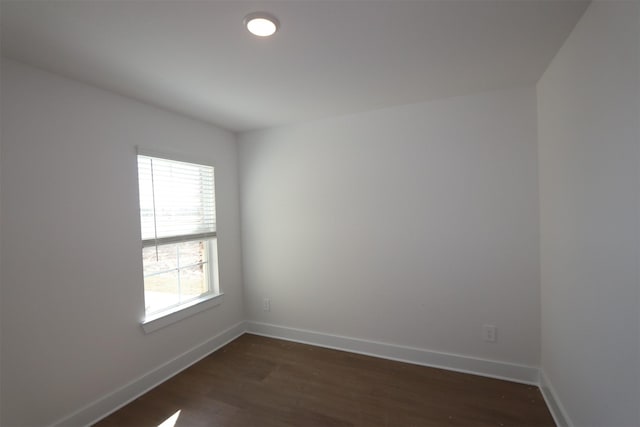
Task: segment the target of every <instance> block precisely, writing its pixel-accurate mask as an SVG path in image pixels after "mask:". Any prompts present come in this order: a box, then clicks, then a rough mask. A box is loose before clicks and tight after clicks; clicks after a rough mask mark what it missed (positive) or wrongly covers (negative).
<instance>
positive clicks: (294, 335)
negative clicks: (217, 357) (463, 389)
mask: <svg viewBox="0 0 640 427" xmlns="http://www.w3.org/2000/svg"><path fill="white" fill-rule="evenodd" d="M246 327H247V332H248V333H251V334H255V335H262V336H266V337H271V338H280V339H283V340H288V341H295V342H300V343H304V344H311V345H316V346H319V347H327V348H332V349H336V350H343V351H349V352H352V353H359V354H364V355H367V356H374V357H380V358H383V359H390V360H396V361H399V362H407V363H412V364H415V365H422V366H430V367H434V368H442V369H447V370H450V371H456V372H463V373H468V374H474V375H481V376H484V377H491V378H497V379H502V380H508V381H514V382H519V383H524V384H530V385H536V386H537V385H538V372H539V370H538V368H537V367H535V366H526V365H517V364H512V363H506V362H499V361H495V360H486V359H479V358H474V357H469V356H462V355H458V354H449V353H441V352H436V351H430V350H426V349H422V348H414V347H406V346H400V345H395V344H387V343H382V342H376V341H368V340H363V339H358V338H349V337H344V336H339V335H331V334H325V333H321V332H314V331H308V330H304V329H296V328H289V327H284V326H278V325H272V324H268V323H261V322H252V321H247V322H246Z"/></svg>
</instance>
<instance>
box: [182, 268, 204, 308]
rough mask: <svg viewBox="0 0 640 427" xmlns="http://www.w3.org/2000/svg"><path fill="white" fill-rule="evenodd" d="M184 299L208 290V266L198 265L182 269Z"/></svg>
mask: <svg viewBox="0 0 640 427" xmlns="http://www.w3.org/2000/svg"><path fill="white" fill-rule="evenodd" d="M180 289H181V292H182V301H186V300H189V299H192V298H194V297H197V296H198V295H201V294H204V293H206V292H208V290H209V286H208V280H207V266H206V265H197V266H193V267H186V268H181V269H180Z"/></svg>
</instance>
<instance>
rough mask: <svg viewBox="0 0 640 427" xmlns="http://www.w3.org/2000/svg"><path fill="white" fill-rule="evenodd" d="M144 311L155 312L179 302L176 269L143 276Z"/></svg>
mask: <svg viewBox="0 0 640 427" xmlns="http://www.w3.org/2000/svg"><path fill="white" fill-rule="evenodd" d="M144 303H145V309H146V313H147V314H149V313H155V312H157V311H160V310H163V309H165V308H168V307H171V306H174V305H176V304H179V303H180V285H179V282H178V272H177V270H173V271H170V272H168V273H163V274H156V275H153V276H149V277H145V278H144Z"/></svg>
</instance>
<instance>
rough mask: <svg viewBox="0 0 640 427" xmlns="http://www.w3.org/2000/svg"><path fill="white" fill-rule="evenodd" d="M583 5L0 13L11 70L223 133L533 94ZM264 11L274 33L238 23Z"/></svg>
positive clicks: (78, 4) (187, 5)
mask: <svg viewBox="0 0 640 427" xmlns="http://www.w3.org/2000/svg"><path fill="white" fill-rule="evenodd" d="M587 5H588V2H587V1H575V0H571V1H564V0H538V1H527V0H510V1H504V0H503V1H492V0H470V1H464V0H440V1H428V0H425V1H418V0H413V1H403V0H386V1H385V0H351V1H338V0H291V1H260V2H257V1H241V0H235V1H203V0H199V1H190V0H164V1H153V0H126V1H117V0H112V1H99V0H73V1H64V0H63V1H59V0H45V1H2V3H1V5H0V7H1V12H0V13H1V27H2V33H1V36H2V52H3V55H4V56H6V57H9V58H13V59H17V60H20V61H23V62H26V63H29V64H32V65H34V66H37V67H40V68H44V69H47V70H50V71H53V72H57V73H60V74H62V75H65V76H68V77H72V78H75V79H78V80H81V81H84V82H87V83H90V84H94V85H96V86H99V87H102V88H104V89H108V90H112V91H114V92H117V93H120V94H123V95H126V96H130V97H133V98H136V99H138V100H141V101H144V102H147V103H150V104H154V105H158V106H161V107H163V108H167V109H170V110H172V111H176V112H179V113H182V114H186V115H188V116H191V117H195V118H198V119H202V120H205V121H207V122H210V123H213V124H216V125H218V126H221V127H223V128H226V129H229V130H232V131H246V130H252V129H258V128H264V127H271V126H277V125H282V124H289V123H294V122H299V121H307V120H313V119H317V118H321V117H327V116H335V115H342V114H348V113H354V112H360V111H368V110H374V109H378V108H383V107H388V106H393V105H401V104H409V103H415V102H422V101H427V100H431V99H435V98H444V97H451V96H458V95H466V94H471V93H478V92H484V91H489V90H495V89H502V88H509V87H516V86H524V85H533V84H535V82H536V81H537V80H538V78H539V77H540V76H541V74H542V73H543V71H544V70H545V68H546V66H547V64H548V63H549V62H550V61H551V59H552V58H553V55H554V54H555V53H556V52H557V50H558V49H559V48H560V46H561V44H562V42H563V41H564V40H565V38H566V37H567V35H568V34H569V32H570V31H571V29H572V28H573V26H574V25H575V23H576V22H577V20H578V19H579V18H580V16H581V14H582V13H583V12H584V10H585V8H586V6H587ZM254 11H268V12H270V13H271V14H273V15H275V16H276V17H277V18H278V19H279V20H280V23H281V28H280V31H279V32H278V33H276V35H275V36H273V37H272V38H268V39H259V38H257V37H255V36H252V35H251V34H249V33H248V32H247V31H246V30H245V28H244V27H243V25H242V20H243V18H244V16H245V15H246V14H247V13H250V12H254Z"/></svg>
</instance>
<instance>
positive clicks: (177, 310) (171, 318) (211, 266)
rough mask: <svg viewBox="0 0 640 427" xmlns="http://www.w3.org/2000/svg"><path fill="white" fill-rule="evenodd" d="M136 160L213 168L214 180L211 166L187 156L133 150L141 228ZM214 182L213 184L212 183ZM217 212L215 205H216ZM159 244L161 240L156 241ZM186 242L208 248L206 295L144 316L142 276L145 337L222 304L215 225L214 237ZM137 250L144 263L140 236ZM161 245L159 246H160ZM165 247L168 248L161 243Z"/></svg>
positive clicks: (144, 291) (143, 283)
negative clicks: (196, 243) (150, 158)
mask: <svg viewBox="0 0 640 427" xmlns="http://www.w3.org/2000/svg"><path fill="white" fill-rule="evenodd" d="M138 156H146V157H152V158H160V159H164V160H169V161H177V162H183V163H190V164H194V165H202V166H209V167H212V168H214V180H215V166H213V165H212V164H210V163H205V162H203V161H202V160H194V159H193V158H189V157H188V156H185V155H182V154H177V153H166V152H158V151H155V150H149V149H146V148H141V147H136V157H135V159H136V177H137V178H138V180H137V182H136V184H137V190H138V209H139V211H138V212H139V213H138V222H139V224H140V226H141V228H142V223H141V216H140V181H139V173H140V169H139V165H138ZM214 182H215V181H214ZM213 193H214V194H213V198H214V203H215V201H216V194H215V188H214V190H213ZM215 206H216V209H217V203H215ZM157 240H158V241H159V242H160V241H161V239H157ZM187 241H203V242H205V244H207V246H208V248H207V250H208V254H207V255H208V256H207V258H208V259H207V268H206V270H207V272H206V273H207V280H208V287H209V291H208V292H206V293H203V294H201V295H200V296H198V297H195V298H192V299H189V300H187V301H186V302H184V303H181V304H177V305H173V306H171V307H168V308H167V309H166V310H160V311H157V312H154V313H151V314H147V312H146V289H145V281H144V279H145V278H144V273H143V275H142V276H143V277H142V291H143V301H144V303H143V312H144V314H143V319H142V320H141V321H140V324H141V326H142V329H143V330H144V332H145V333H150V332H154V331H156V330H158V329H161V328H164V327H165V326H169V325H171V324H173V323H176V322H179V321H181V320H183V319H185V318H187V317H191V316H193V315H195V314H197V313H200V312H202V311H205V310H209V309H211V308H213V307H216V306H218V305H220V304H221V303H222V301H223V297H224V293H223V292H222V290H221V288H220V280H219V277H220V276H219V257H218V245H217V243H218V233H217V224H216V232H215V233H214V235H213V236H206V237H198V236H194V239H190V240H187ZM139 242H140V244H141V246H140V260H141V262H143V263H144V260H143V256H142V251H143V249H144V247H145V245H144V243H143V239H142V236H140V240H139ZM162 244H163V243H159V245H162ZM164 244H169V243H168V242H167V243H164Z"/></svg>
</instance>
